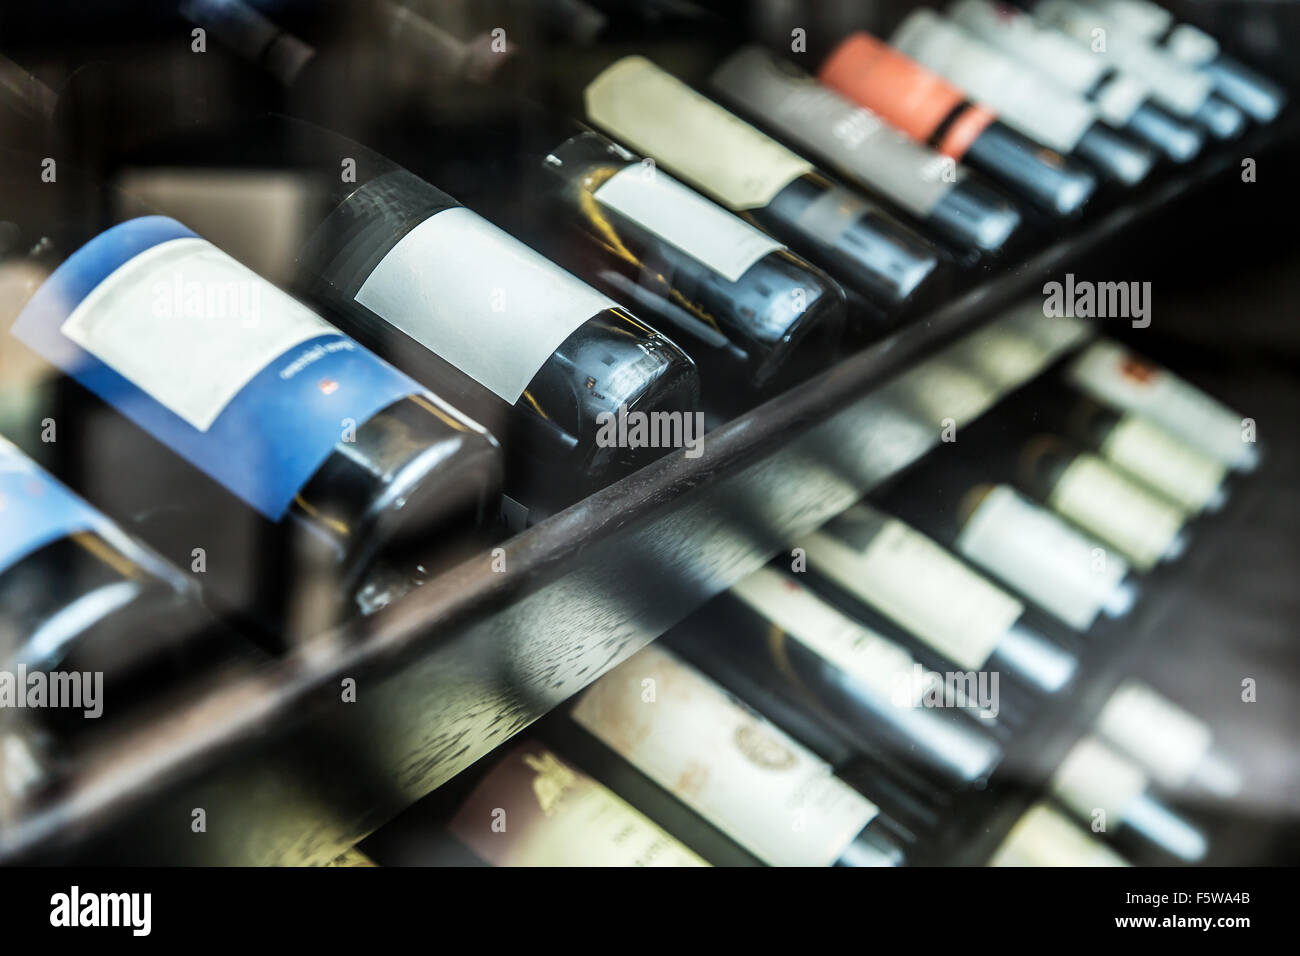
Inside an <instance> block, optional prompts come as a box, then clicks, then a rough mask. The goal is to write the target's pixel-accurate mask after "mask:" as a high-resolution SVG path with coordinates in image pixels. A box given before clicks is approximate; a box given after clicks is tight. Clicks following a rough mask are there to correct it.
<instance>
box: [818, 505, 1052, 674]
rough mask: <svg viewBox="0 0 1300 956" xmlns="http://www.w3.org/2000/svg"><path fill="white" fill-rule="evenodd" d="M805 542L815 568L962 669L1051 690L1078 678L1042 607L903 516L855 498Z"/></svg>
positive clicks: (854, 597) (821, 574) (827, 578)
mask: <svg viewBox="0 0 1300 956" xmlns="http://www.w3.org/2000/svg"><path fill="white" fill-rule="evenodd" d="M798 543H799V544H800V545H801V546H802V547H803V548H804V549H805V551H806V553H807V556H808V568H809V571H810V572H812V573H813V574H816V575H818V576H819V577H821V578H824V579H826V580H828V581H830V582H831V583H833V584H834V585H835V586H836V587H838V588H839V589H840V590H842V591H843V592H845V593H846V594H848V595H850V596H851V597H852V598H853V599H855V600H856V601H859V602H862V603H864V604H866V605H867V606H868V607H872V608H874V609H875V610H876V611H877V612H878V613H879V614H881V615H882V616H883V617H885V618H888V619H889V620H891V621H893V622H894V623H895V624H896V625H897V626H898V627H900V628H902V629H904V630H905V631H907V632H908V633H909V634H910V635H912V637H913V638H914V639H915V640H917V641H918V642H920V643H921V644H923V645H925V646H927V647H929V648H930V649H931V650H933V651H934V652H935V653H937V654H939V655H940V656H941V657H943V658H944V659H945V660H947V661H950V662H952V663H953V664H955V665H956V666H957V667H958V668H959V669H961V670H963V671H975V672H979V671H993V672H1003V673H1007V674H1009V675H1011V676H1013V677H1015V678H1016V679H1017V680H1019V681H1021V682H1023V683H1024V684H1026V685H1027V686H1029V687H1031V688H1034V689H1035V690H1037V691H1040V692H1044V693H1052V692H1055V691H1059V690H1060V689H1062V688H1063V687H1064V686H1065V685H1066V684H1068V683H1069V681H1070V679H1071V678H1072V677H1073V676H1074V672H1075V666H1076V663H1077V662H1076V658H1075V654H1074V652H1073V651H1072V649H1071V648H1070V647H1069V646H1067V644H1068V642H1065V641H1063V640H1054V639H1052V638H1049V637H1048V635H1047V633H1046V631H1047V630H1049V628H1050V626H1049V625H1048V624H1047V623H1046V622H1045V621H1043V620H1041V618H1040V616H1039V615H1038V614H1037V613H1036V612H1034V611H1033V610H1031V609H1029V608H1027V607H1026V606H1025V605H1024V604H1022V603H1021V602H1020V601H1018V600H1017V599H1016V598H1014V597H1012V596H1011V595H1010V594H1008V593H1007V592H1005V591H1003V590H1002V589H1001V588H999V587H997V586H996V585H994V584H993V583H992V582H990V581H988V580H987V579H986V578H984V577H983V576H982V575H980V574H979V573H977V572H975V571H973V570H971V569H970V568H969V567H967V565H966V564H965V563H964V562H963V561H961V559H959V558H956V557H954V556H953V555H951V554H949V553H948V552H947V551H946V550H944V549H943V548H942V547H940V546H939V545H937V544H935V543H934V542H933V541H931V540H930V539H929V538H927V537H926V536H925V535H923V534H921V533H920V532H918V531H916V530H914V529H913V528H911V527H909V526H908V525H906V524H904V523H903V522H902V521H899V520H897V519H896V518H891V517H889V516H888V515H885V514H883V513H881V512H880V511H877V510H876V509H874V508H872V507H870V506H869V505H866V504H859V505H855V506H854V507H853V508H850V509H849V510H848V511H846V512H844V513H843V514H841V515H839V516H838V517H837V518H835V519H833V520H831V521H830V522H828V523H827V524H826V525H824V526H823V527H822V528H821V530H819V531H817V532H814V533H813V534H811V535H808V536H806V537H805V538H804V539H802V540H801V541H800V542H798Z"/></svg>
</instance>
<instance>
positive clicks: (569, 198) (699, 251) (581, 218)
mask: <svg viewBox="0 0 1300 956" xmlns="http://www.w3.org/2000/svg"><path fill="white" fill-rule="evenodd" d="M557 127H559V128H557ZM561 130H562V131H561ZM547 132H548V136H547V137H546V138H545V140H542V139H541V137H539V141H545V142H547V143H548V144H549V148H545V149H529V150H528V151H527V153H526V155H525V157H524V159H525V164H526V167H527V170H526V172H525V173H524V174H523V175H521V176H520V178H519V186H518V188H510V187H509V186H508V185H507V184H496V185H489V187H488V189H487V192H488V193H489V194H491V197H492V198H489V197H487V196H485V197H484V199H483V201H484V203H488V204H490V208H488V207H487V206H485V207H484V211H485V214H486V215H488V216H489V218H492V219H494V220H496V221H498V222H499V223H501V224H502V225H506V226H507V227H508V228H509V229H510V231H511V232H514V233H515V234H516V235H519V236H520V237H521V238H523V239H525V240H526V241H528V242H529V243H530V244H531V245H533V246H534V247H536V248H538V249H539V250H540V251H542V252H543V253H545V254H547V255H548V256H550V257H551V258H553V259H555V260H556V261H557V262H559V263H560V264H561V265H563V266H565V267H566V268H569V269H571V270H572V271H573V272H574V273H576V274H577V275H578V276H580V277H581V278H583V279H586V280H587V281H589V282H591V283H592V284H593V285H594V286H596V287H597V288H600V289H601V290H603V291H605V292H607V293H608V294H609V295H611V296H614V297H616V298H618V299H620V300H621V301H626V302H629V303H631V304H633V305H635V307H636V309H637V310H638V312H640V313H641V314H643V315H644V316H646V317H647V318H648V319H650V320H651V321H653V322H654V323H655V324H656V325H657V326H659V327H661V328H670V329H672V330H673V332H674V333H676V334H678V335H680V336H682V338H683V341H684V342H685V343H686V344H687V345H688V347H689V348H690V351H691V354H692V356H693V357H694V358H695V360H696V363H697V364H699V365H700V366H701V369H702V372H703V375H702V379H703V382H702V386H703V389H704V395H705V398H706V400H707V404H708V405H709V407H710V408H717V407H719V405H726V404H728V403H730V404H732V405H734V404H736V403H737V402H738V401H745V400H747V401H748V402H749V403H750V404H752V398H748V399H747V398H746V396H748V395H752V393H753V392H754V391H755V390H760V391H763V390H769V391H770V390H772V389H773V388H775V387H779V386H780V385H782V384H786V383H789V382H791V381H793V380H795V379H797V378H799V377H801V376H803V375H806V374H808V373H809V372H812V371H815V370H817V369H819V368H824V367H825V364H826V362H827V361H828V360H829V357H830V356H831V355H832V354H833V350H834V347H835V346H836V344H838V340H839V337H840V335H841V334H842V331H843V327H844V321H845V315H844V312H845V303H844V293H843V290H841V289H840V287H839V286H838V285H837V284H836V283H835V281H834V280H832V279H831V278H830V277H829V276H827V275H826V274H825V273H824V272H822V271H821V270H820V269H818V268H817V267H816V266H813V265H811V264H810V263H808V262H806V261H804V260H803V259H801V258H800V257H799V256H797V255H796V254H795V253H793V252H791V251H790V250H789V249H787V248H786V247H785V246H784V245H782V244H781V243H780V242H778V241H777V240H775V239H773V238H772V237H771V236H769V235H768V234H767V233H765V232H763V231H761V230H759V229H756V228H755V227H754V226H752V225H751V224H749V223H748V222H745V221H744V220H743V219H740V218H739V217H737V216H734V215H732V214H731V213H729V212H727V210H725V209H723V208H722V207H721V206H718V205H717V204H715V203H713V202H711V201H709V200H708V199H706V198H704V197H703V196H701V195H699V194H698V193H696V192H695V191H694V190H692V189H689V188H688V187H686V186H684V185H682V184H681V183H678V182H677V181H676V180H674V179H673V178H672V177H671V176H669V175H668V174H667V173H665V172H663V171H662V170H659V169H656V168H655V167H654V165H653V164H651V163H648V162H645V161H643V159H642V158H641V157H639V156H637V155H635V154H633V153H630V152H629V151H627V150H625V149H623V148H622V147H621V146H619V145H618V144H616V143H614V142H613V141H611V140H609V139H607V138H606V137H604V136H601V135H600V134H599V133H596V132H594V131H592V130H588V129H585V128H582V127H580V126H578V125H577V124H556V125H555V126H554V127H551V128H549V129H548V130H547ZM521 193H524V194H527V195H528V196H531V197H532V198H533V199H534V202H533V203H532V204H527V203H526V198H525V195H521ZM557 223H558V224H559V225H560V226H561V228H556V224H557Z"/></svg>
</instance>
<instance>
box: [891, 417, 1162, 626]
mask: <svg viewBox="0 0 1300 956" xmlns="http://www.w3.org/2000/svg"><path fill="white" fill-rule="evenodd" d="M958 444H959V445H960V444H961V443H960V442H959V443H958ZM954 451H956V449H955V448H952V447H951V446H943V447H942V448H940V449H939V450H936V451H935V452H934V453H933V454H932V455H931V456H930V457H929V458H928V459H927V460H926V461H923V462H922V463H921V465H920V467H919V468H916V469H913V470H911V471H909V472H908V473H907V475H906V477H905V478H903V479H902V480H899V481H897V482H895V483H894V485H893V486H892V487H891V488H889V489H888V490H886V491H883V492H880V493H877V494H876V495H874V496H873V501H874V502H875V503H876V504H878V505H879V506H880V507H881V508H882V509H883V510H884V511H886V512H888V513H890V514H894V515H897V516H898V517H899V518H901V519H902V520H903V521H905V522H907V523H908V524H910V525H913V526H914V527H916V528H917V529H919V530H920V531H922V532H924V533H925V534H928V535H931V536H933V537H934V538H935V539H937V540H938V541H939V542H941V543H942V544H943V545H945V546H946V547H948V548H951V549H952V550H953V551H954V552H956V553H957V554H959V555H961V557H963V558H965V559H966V560H967V561H969V562H971V564H973V565H975V566H976V567H977V568H979V569H980V570H982V571H984V572H986V573H987V574H990V575H992V576H993V577H994V578H997V579H998V580H999V581H1001V582H1002V583H1003V584H1005V585H1006V586H1007V587H1009V588H1011V589H1013V590H1014V591H1016V592H1018V593H1020V594H1022V595H1024V596H1025V597H1026V598H1028V599H1029V600H1030V601H1032V602H1033V603H1034V604H1035V605H1037V606H1038V607H1040V608H1042V609H1043V610H1045V611H1047V612H1048V613H1049V614H1051V615H1053V616H1054V617H1055V618H1056V619H1057V620H1059V621H1062V622H1063V623H1065V624H1067V625H1069V626H1070V627H1072V628H1074V629H1075V630H1076V631H1087V630H1089V629H1090V628H1091V627H1092V626H1093V625H1094V623H1096V621H1097V618H1098V617H1100V616H1103V615H1104V616H1106V617H1122V616H1123V615H1125V614H1127V613H1128V612H1129V610H1130V609H1131V608H1132V607H1133V604H1134V603H1135V601H1136V599H1137V594H1138V588H1137V585H1136V583H1135V582H1134V581H1133V580H1132V577H1131V575H1130V571H1129V566H1128V562H1127V561H1125V560H1124V559H1123V558H1121V557H1119V556H1118V555H1116V554H1113V553H1107V550H1106V549H1101V548H1099V545H1098V543H1097V542H1096V541H1095V540H1094V539H1092V538H1089V537H1088V536H1087V535H1085V534H1083V533H1082V532H1080V531H1079V530H1077V529H1076V528H1075V527H1073V526H1072V525H1070V524H1069V523H1067V522H1066V521H1065V520H1063V519H1062V518H1060V517H1059V516H1057V515H1056V514H1054V513H1053V512H1051V511H1049V510H1048V509H1046V508H1043V507H1042V506H1040V505H1039V504H1037V503H1036V502H1034V501H1031V500H1030V499H1029V498H1026V497H1025V496H1024V495H1023V494H1021V493H1020V492H1018V491H1017V490H1016V489H1015V488H1013V487H1011V486H1010V485H1008V484H1006V483H1003V482H999V481H998V479H997V477H995V476H992V475H989V474H988V471H987V470H986V469H984V468H982V467H981V465H982V463H981V462H980V461H979V460H978V457H977V456H966V455H960V454H953V452H954ZM972 458H974V459H975V460H973V461H972V460H971V459H972Z"/></svg>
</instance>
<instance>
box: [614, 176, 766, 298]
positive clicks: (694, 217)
mask: <svg viewBox="0 0 1300 956" xmlns="http://www.w3.org/2000/svg"><path fill="white" fill-rule="evenodd" d="M595 196H596V199H597V200H599V201H600V202H601V203H602V204H604V205H605V206H608V207H609V208H610V209H613V210H614V211H615V212H619V213H622V214H623V215H624V216H626V217H627V218H629V219H631V220H632V221H633V222H636V223H639V224H640V225H641V226H642V227H644V228H645V229H648V230H649V231H650V232H653V233H654V234H655V235H656V236H658V237H659V238H660V239H662V240H664V242H667V243H669V244H671V245H673V246H676V247H677V248H678V249H680V250H681V251H682V252H684V253H686V254H687V255H688V256H691V257H692V258H694V259H696V260H697V261H699V262H701V263H703V264H704V265H706V266H708V267H709V268H710V269H713V270H714V271H715V272H718V273H721V274H722V275H723V276H724V277H725V278H726V279H727V281H729V282H735V281H736V280H738V279H739V278H740V277H741V276H742V275H744V274H745V272H746V270H748V269H749V267H750V266H752V265H753V264H754V263H755V262H757V261H758V260H759V259H761V258H763V257H764V256H765V255H767V254H768V253H771V252H776V251H777V250H778V249H784V248H785V246H783V245H781V243H779V242H777V241H775V240H774V239H773V238H772V237H771V236H769V235H768V234H767V233H765V232H763V231H761V230H759V229H755V228H754V227H753V226H751V225H750V224H749V223H747V222H745V221H744V220H743V219H740V218H738V217H737V216H734V215H732V214H731V213H729V212H727V210H725V209H723V208H722V207H721V206H719V205H717V204H716V203H713V202H710V201H709V200H707V199H705V198H704V197H703V196H701V195H700V194H699V193H697V192H695V191H694V190H693V189H688V188H686V187H685V186H683V185H682V184H681V183H679V182H677V180H675V179H673V178H672V177H671V176H668V175H666V174H664V173H662V172H660V171H659V170H657V169H654V168H648V167H645V166H642V165H641V164H640V163H635V164H633V165H631V166H625V167H623V168H622V169H620V170H619V171H618V172H617V173H615V174H614V175H613V176H611V177H610V178H609V179H607V180H606V181H605V182H604V183H602V184H601V186H600V188H599V189H597V190H596V192H595Z"/></svg>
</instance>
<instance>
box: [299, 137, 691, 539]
mask: <svg viewBox="0 0 1300 956" xmlns="http://www.w3.org/2000/svg"><path fill="white" fill-rule="evenodd" d="M291 126H292V133H291V135H292V136H293V137H294V140H295V142H296V144H297V147H298V148H299V149H300V150H301V151H302V153H303V155H307V156H310V157H311V161H312V162H313V163H319V164H321V166H322V167H323V168H325V169H333V170H336V171H337V170H341V169H346V170H348V171H349V175H347V176H340V175H339V174H338V173H337V172H335V173H334V174H333V175H331V176H328V177H326V178H325V179H324V181H323V182H322V187H323V188H327V189H328V190H329V192H328V195H327V199H326V207H327V208H328V210H329V211H328V212H327V213H326V214H325V215H324V216H323V218H322V219H321V222H320V225H319V226H318V227H317V228H316V229H315V231H314V233H313V234H312V236H311V237H310V238H309V239H308V241H307V243H306V245H305V247H304V249H303V251H302V253H301V255H300V257H299V267H300V269H301V273H302V279H301V289H302V291H303V293H304V294H305V295H306V296H308V297H309V298H310V299H311V300H312V301H313V302H315V303H317V304H318V305H320V306H321V307H322V308H323V309H325V310H327V311H328V313H329V315H330V316H331V317H332V318H333V319H334V320H335V321H337V322H338V323H339V324H340V326H342V327H343V328H344V329H346V330H347V331H349V332H351V333H352V334H354V335H356V336H357V337H358V338H359V339H360V340H361V341H362V342H363V343H364V344H366V345H368V346H369V347H371V348H372V349H374V350H375V351H377V352H379V354H381V355H384V356H385V357H387V358H389V359H390V360H391V361H392V362H394V363H395V364H397V365H398V366H399V367H401V368H403V369H404V370H405V371H407V372H408V374H411V375H413V376H414V377H415V378H417V379H419V380H420V381H425V382H431V383H437V387H438V388H439V390H440V391H442V392H444V393H445V394H447V395H448V396H449V398H450V399H451V400H452V401H453V402H455V404H456V405H457V406H458V407H461V408H464V409H466V410H467V411H468V412H469V414H471V415H474V416H475V417H476V418H477V419H478V420H480V421H483V422H484V423H485V424H486V425H487V427H488V428H489V430H491V431H492V432H493V433H494V434H496V435H498V437H500V439H501V441H502V442H503V444H504V446H505V451H506V456H507V471H506V493H507V494H508V495H509V496H510V497H511V498H512V499H514V500H515V501H516V502H518V503H519V505H520V506H522V508H523V509H525V510H526V511H527V513H528V520H530V521H534V520H537V519H539V518H541V517H544V516H545V515H547V514H549V513H551V512H553V511H555V510H558V509H559V508H562V507H565V506H567V505H569V504H571V503H572V502H573V501H575V500H577V499H578V498H580V497H582V496H583V495H585V494H588V493H590V492H592V491H594V490H596V489H598V488H601V487H603V486H605V485H607V484H609V483H610V482H611V481H613V480H615V479H616V478H618V477H620V476H622V475H624V474H627V473H630V472H631V471H633V470H635V469H636V468H638V467H640V466H641V465H642V464H644V463H646V462H647V461H649V460H651V459H653V458H657V457H659V456H660V455H662V454H665V453H666V452H667V451H668V449H669V447H683V446H687V445H689V444H691V443H692V442H693V441H695V437H694V436H693V434H689V435H688V434H687V430H688V429H690V430H691V431H692V433H693V431H694V425H695V417H696V415H695V413H696V408H697V406H698V401H699V378H698V375H697V372H696V369H695V364H694V363H693V362H692V361H691V359H690V357H689V356H688V355H687V354H686V353H685V352H683V351H682V350H681V349H680V348H679V347H678V346H677V345H676V343H674V342H673V341H672V340H671V339H669V338H667V337H666V336H664V335H663V334H661V333H660V332H658V331H656V330H655V329H653V328H652V327H650V326H649V325H646V324H645V323H644V322H642V321H641V320H640V319H638V318H637V317H636V316H635V315H633V314H632V313H631V312H629V311H628V310H626V309H625V308H623V307H622V306H621V305H620V304H619V303H618V302H616V301H614V300H613V299H611V298H610V297H609V296H607V295H605V294H603V293H601V292H599V291H597V290H596V289H593V288H592V287H591V286H589V285H587V284H586V283H584V282H582V281H580V280H579V279H577V278H576V277H574V276H573V275H572V274H570V273H568V272H566V271H565V270H563V269H561V268H560V267H559V266H557V265H556V264H555V263H553V262H551V261H550V260H549V259H547V258H545V257H544V256H542V255H540V254H539V253H537V252H535V251H534V250H533V249H530V248H529V247H528V246H526V245H525V244H524V243H522V242H520V241H519V240H517V239H515V238H514V237H513V236H511V235H509V234H508V233H506V232H505V231H503V230H501V229H499V228H498V227H496V226H494V225H493V224H492V223H491V222H489V221H488V220H486V219H484V218H483V217H481V216H479V215H478V214H477V213H475V212H473V211H472V210H470V209H468V208H466V207H465V206H463V205H462V204H461V203H459V202H458V201H457V200H455V199H453V198H452V197H451V196H449V195H447V194H446V193H444V192H442V191H441V190H440V189H437V188H436V187H434V186H432V185H430V184H429V183H428V182H426V181H424V180H423V179H420V178H419V177H418V176H416V175H415V174H413V173H411V172H410V171H408V170H406V169H404V168H402V167H400V166H398V165H397V164H395V163H393V162H391V161H390V160H388V159H386V158H385V157H382V156H380V155H379V154H377V153H374V152H373V151H371V150H368V149H366V148H364V147H362V146H360V145H359V144H357V143H354V142H352V141H350V140H348V139H346V138H344V137H342V136H337V135H334V134H330V133H328V132H326V131H324V130H320V129H318V128H315V127H310V126H308V125H307V124H297V123H292V124H291ZM624 413H627V414H633V413H635V414H637V415H642V414H644V415H647V416H655V417H654V418H650V419H648V421H650V423H651V434H652V435H653V436H654V441H653V444H651V442H650V441H649V440H647V442H646V443H645V444H644V445H639V444H635V443H627V442H622V443H620V442H618V441H616V440H613V439H611V437H610V435H609V432H610V431H611V429H610V427H609V423H610V422H613V421H615V420H616V419H617V418H618V417H619V416H621V415H622V414H624ZM660 416H662V418H660ZM661 420H662V421H665V422H667V423H668V427H666V428H665V429H659V428H658V426H657V422H659V421H661ZM661 435H662V436H663V440H662V441H661V440H660V436H661ZM699 437H702V436H699Z"/></svg>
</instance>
